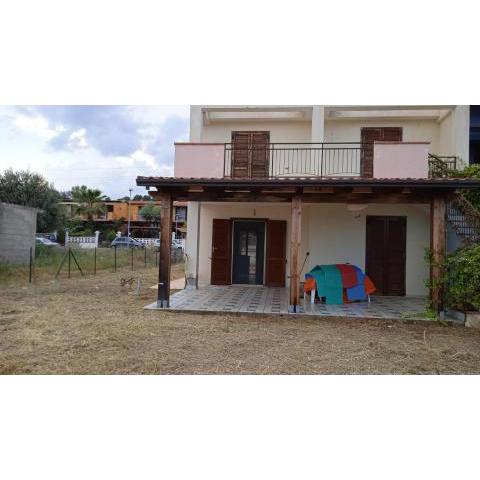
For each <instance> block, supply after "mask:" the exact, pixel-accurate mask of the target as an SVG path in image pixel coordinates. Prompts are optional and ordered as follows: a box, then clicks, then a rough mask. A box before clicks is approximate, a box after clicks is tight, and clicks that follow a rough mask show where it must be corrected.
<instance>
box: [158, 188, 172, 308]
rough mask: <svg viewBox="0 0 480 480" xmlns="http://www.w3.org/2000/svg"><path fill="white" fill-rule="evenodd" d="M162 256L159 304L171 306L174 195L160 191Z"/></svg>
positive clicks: (159, 305) (163, 306) (159, 268)
mask: <svg viewBox="0 0 480 480" xmlns="http://www.w3.org/2000/svg"><path fill="white" fill-rule="evenodd" d="M159 199H160V202H161V203H160V209H161V217H160V258H159V262H158V290H157V306H158V307H159V308H169V307H170V261H171V249H172V246H171V245H172V204H173V202H172V197H171V195H170V194H169V193H160V195H159Z"/></svg>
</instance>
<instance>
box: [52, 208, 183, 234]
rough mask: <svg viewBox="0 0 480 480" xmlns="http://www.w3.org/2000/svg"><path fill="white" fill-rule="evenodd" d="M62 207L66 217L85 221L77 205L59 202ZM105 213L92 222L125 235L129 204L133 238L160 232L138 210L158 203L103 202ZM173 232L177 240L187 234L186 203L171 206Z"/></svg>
mask: <svg viewBox="0 0 480 480" xmlns="http://www.w3.org/2000/svg"><path fill="white" fill-rule="evenodd" d="M61 204H62V205H64V207H65V209H66V212H67V217H68V218H75V217H80V218H81V219H83V220H86V219H87V218H86V216H85V215H84V214H80V215H78V214H77V208H78V205H79V204H78V203H77V202H72V201H66V202H61ZM103 204H104V205H105V207H106V211H105V213H103V214H100V215H96V216H95V217H94V222H95V223H97V224H99V225H111V226H112V227H115V228H118V229H119V231H120V232H122V234H126V233H127V229H128V217H129V204H130V231H131V235H132V236H133V237H158V234H159V231H160V225H159V223H152V222H147V221H146V220H145V219H144V218H143V217H142V215H141V214H140V210H141V209H142V208H143V207H145V206H146V205H152V204H153V205H156V206H158V207H159V206H160V203H159V202H154V201H150V202H149V201H147V200H131V201H130V202H128V200H109V201H106V202H103ZM172 220H173V227H172V228H173V232H174V233H175V235H176V237H177V238H185V235H186V232H187V202H174V205H173V218H172Z"/></svg>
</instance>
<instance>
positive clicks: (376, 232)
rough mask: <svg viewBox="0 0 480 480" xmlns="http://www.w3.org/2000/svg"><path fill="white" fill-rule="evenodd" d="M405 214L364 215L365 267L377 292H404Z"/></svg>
mask: <svg viewBox="0 0 480 480" xmlns="http://www.w3.org/2000/svg"><path fill="white" fill-rule="evenodd" d="M406 231H407V221H406V218H405V217H376V216H367V238H366V260H365V271H366V273H367V275H368V276H369V277H370V278H371V279H372V280H373V283H374V284H375V286H376V287H377V292H376V293H377V294H379V295H405V263H406V248H407V247H406V243H407V242H406Z"/></svg>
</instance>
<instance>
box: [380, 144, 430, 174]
mask: <svg viewBox="0 0 480 480" xmlns="http://www.w3.org/2000/svg"><path fill="white" fill-rule="evenodd" d="M429 145H430V144H429V143H428V142H375V145H374V150H373V176H374V178H428V147H429Z"/></svg>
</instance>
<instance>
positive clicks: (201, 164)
mask: <svg viewBox="0 0 480 480" xmlns="http://www.w3.org/2000/svg"><path fill="white" fill-rule="evenodd" d="M223 149H224V144H223V143H204V144H200V143H176V144H175V164H174V168H173V171H174V173H173V175H174V176H175V177H187V178H222V177H223Z"/></svg>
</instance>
